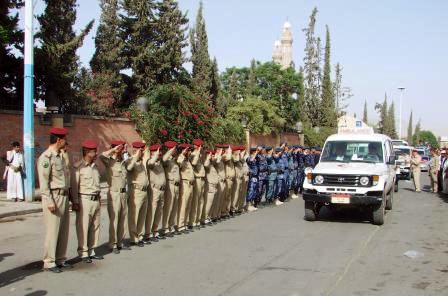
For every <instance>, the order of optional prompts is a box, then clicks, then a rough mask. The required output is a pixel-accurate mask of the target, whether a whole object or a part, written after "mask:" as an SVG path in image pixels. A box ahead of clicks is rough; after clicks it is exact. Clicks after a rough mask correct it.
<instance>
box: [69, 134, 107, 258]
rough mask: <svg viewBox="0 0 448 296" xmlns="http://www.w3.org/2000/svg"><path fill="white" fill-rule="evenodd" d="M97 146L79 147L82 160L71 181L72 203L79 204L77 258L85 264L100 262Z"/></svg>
mask: <svg viewBox="0 0 448 296" xmlns="http://www.w3.org/2000/svg"><path fill="white" fill-rule="evenodd" d="M97 149H98V144H97V143H96V142H95V141H93V140H86V141H84V142H83V143H82V156H83V159H82V160H80V161H78V162H77V163H75V164H74V165H73V168H74V169H73V172H74V176H73V177H72V187H71V189H72V193H73V202H74V203H75V204H78V205H79V206H78V207H79V209H78V212H77V213H76V234H77V236H78V254H79V256H80V257H81V258H82V261H83V262H84V263H92V259H95V260H102V259H104V258H103V256H98V255H95V248H96V247H97V246H98V239H99V235H100V221H101V218H100V209H101V204H100V198H101V196H100V193H101V189H100V172H99V171H98V168H97V166H96V164H95V160H96V157H97Z"/></svg>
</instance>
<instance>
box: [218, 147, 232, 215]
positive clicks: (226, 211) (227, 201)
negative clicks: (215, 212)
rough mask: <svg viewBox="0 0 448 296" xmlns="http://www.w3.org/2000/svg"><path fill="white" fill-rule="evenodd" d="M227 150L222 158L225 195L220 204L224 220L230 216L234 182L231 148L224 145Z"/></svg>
mask: <svg viewBox="0 0 448 296" xmlns="http://www.w3.org/2000/svg"><path fill="white" fill-rule="evenodd" d="M226 147H228V148H227V150H226V153H225V154H224V156H223V160H224V164H225V169H226V195H225V197H224V202H223V204H222V209H221V215H222V216H223V217H224V218H228V217H229V216H230V207H231V205H232V196H233V192H234V182H235V166H234V162H233V157H232V148H231V147H230V145H226Z"/></svg>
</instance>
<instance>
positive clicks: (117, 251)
mask: <svg viewBox="0 0 448 296" xmlns="http://www.w3.org/2000/svg"><path fill="white" fill-rule="evenodd" d="M112 253H114V254H120V250H119V249H118V248H114V249H113V250H112Z"/></svg>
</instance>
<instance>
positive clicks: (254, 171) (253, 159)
mask: <svg viewBox="0 0 448 296" xmlns="http://www.w3.org/2000/svg"><path fill="white" fill-rule="evenodd" d="M257 156H258V149H257V147H252V148H251V149H250V156H249V157H248V158H247V160H246V163H247V167H248V169H249V190H248V193H247V203H248V207H247V210H248V211H249V212H253V211H256V210H257V208H256V207H255V206H254V203H255V200H256V199H257V196H258V192H259V191H258V186H259V185H260V184H259V181H258V164H257Z"/></svg>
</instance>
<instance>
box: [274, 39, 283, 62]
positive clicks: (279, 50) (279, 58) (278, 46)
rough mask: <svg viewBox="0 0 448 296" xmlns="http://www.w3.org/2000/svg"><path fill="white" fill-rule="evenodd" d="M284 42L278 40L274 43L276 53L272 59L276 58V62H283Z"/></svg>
mask: <svg viewBox="0 0 448 296" xmlns="http://www.w3.org/2000/svg"><path fill="white" fill-rule="evenodd" d="M282 56H283V53H282V43H281V42H280V40H276V41H275V43H274V53H273V54H272V59H273V60H274V63H277V64H280V65H281V64H282Z"/></svg>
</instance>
